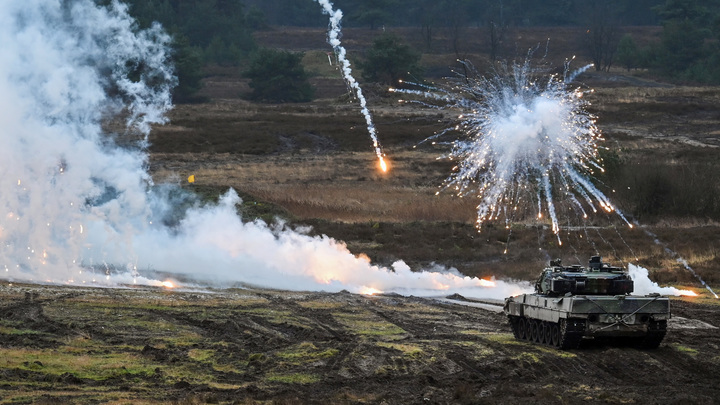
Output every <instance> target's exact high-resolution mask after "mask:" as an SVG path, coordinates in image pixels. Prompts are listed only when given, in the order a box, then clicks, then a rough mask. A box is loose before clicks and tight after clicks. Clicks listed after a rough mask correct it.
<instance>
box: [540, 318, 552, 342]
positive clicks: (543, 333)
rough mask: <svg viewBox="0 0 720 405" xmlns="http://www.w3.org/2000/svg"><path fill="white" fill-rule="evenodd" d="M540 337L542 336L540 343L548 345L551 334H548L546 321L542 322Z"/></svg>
mask: <svg viewBox="0 0 720 405" xmlns="http://www.w3.org/2000/svg"><path fill="white" fill-rule="evenodd" d="M538 335H540V343H542V344H547V343H548V336H549V335H550V334H549V333H548V328H547V322H545V321H542V322H540V331H539V333H538Z"/></svg>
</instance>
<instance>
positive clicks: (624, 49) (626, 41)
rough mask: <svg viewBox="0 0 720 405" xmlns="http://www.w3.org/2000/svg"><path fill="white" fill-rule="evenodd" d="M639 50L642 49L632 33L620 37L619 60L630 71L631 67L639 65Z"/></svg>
mask: <svg viewBox="0 0 720 405" xmlns="http://www.w3.org/2000/svg"><path fill="white" fill-rule="evenodd" d="M639 52H640V51H639V49H638V47H637V45H636V44H635V41H634V40H633V38H632V36H630V34H625V35H624V36H623V37H622V38H620V42H619V43H618V47H617V52H616V53H617V61H618V63H619V64H621V65H622V66H623V67H625V69H627V70H628V72H629V71H630V69H635V68H636V67H638V63H639V62H640V55H639Z"/></svg>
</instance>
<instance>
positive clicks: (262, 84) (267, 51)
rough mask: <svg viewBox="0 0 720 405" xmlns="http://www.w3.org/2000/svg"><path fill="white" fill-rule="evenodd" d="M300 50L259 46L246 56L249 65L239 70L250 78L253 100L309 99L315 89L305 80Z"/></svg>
mask: <svg viewBox="0 0 720 405" xmlns="http://www.w3.org/2000/svg"><path fill="white" fill-rule="evenodd" d="M302 57H303V54H302V53H292V52H288V51H285V50H281V49H271V48H260V49H259V50H257V51H256V52H255V53H254V54H253V56H252V57H251V59H250V67H249V68H248V69H247V70H246V71H245V72H243V75H244V76H245V77H248V78H250V79H251V82H250V87H252V89H253V92H252V94H251V95H250V98H251V99H253V100H258V101H264V102H270V103H283V102H291V103H297V102H304V101H310V100H312V98H313V97H314V95H315V89H314V88H313V87H312V86H311V85H310V83H309V82H308V80H307V79H308V75H307V73H306V72H305V68H304V67H303V65H302V63H301V61H302Z"/></svg>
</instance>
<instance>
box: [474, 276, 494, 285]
mask: <svg viewBox="0 0 720 405" xmlns="http://www.w3.org/2000/svg"><path fill="white" fill-rule="evenodd" d="M478 284H479V285H480V286H481V287H495V282H494V281H492V280H486V279H484V278H481V279H480V281H478Z"/></svg>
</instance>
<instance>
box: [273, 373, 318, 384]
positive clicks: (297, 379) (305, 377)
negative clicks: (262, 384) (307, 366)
mask: <svg viewBox="0 0 720 405" xmlns="http://www.w3.org/2000/svg"><path fill="white" fill-rule="evenodd" d="M265 379H266V380H267V381H269V382H279V383H283V384H313V383H316V382H318V381H320V377H318V376H317V375H315V374H305V373H292V374H270V375H268V376H267V377H266V378H265Z"/></svg>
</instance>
